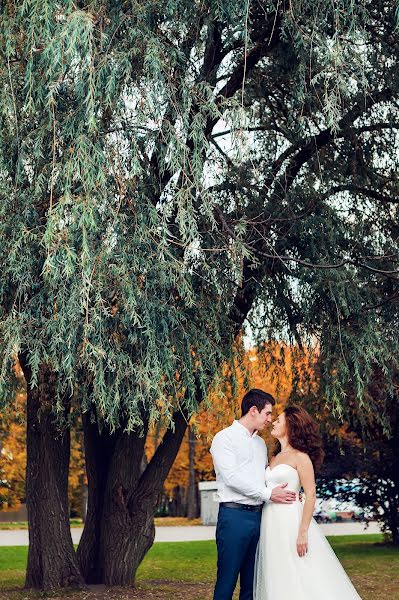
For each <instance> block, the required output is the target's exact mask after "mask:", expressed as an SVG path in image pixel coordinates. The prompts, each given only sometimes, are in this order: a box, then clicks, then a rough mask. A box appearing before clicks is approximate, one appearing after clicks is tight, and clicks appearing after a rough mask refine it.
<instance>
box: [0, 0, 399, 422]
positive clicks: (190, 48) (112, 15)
mask: <svg viewBox="0 0 399 600" xmlns="http://www.w3.org/2000/svg"><path fill="white" fill-rule="evenodd" d="M395 11H396V2H393V1H392V2H388V3H381V2H379V1H372V0H369V1H365V2H362V3H357V2H354V1H353V0H341V1H339V2H335V3H326V2H322V1H320V2H302V1H301V2H299V1H298V2H296V1H295V2H273V1H272V0H270V1H269V0H267V1H261V0H259V1H255V2H251V1H248V2H244V3H243V2H238V1H236V0H230V1H229V2H219V1H215V0H212V1H209V2H206V3H203V2H196V1H194V2H186V1H185V0H184V1H183V0H173V1H170V0H164V1H162V2H150V1H148V2H147V1H146V2H134V1H132V2H122V3H120V2H113V1H108V2H101V1H97V2H71V1H67V2H63V3H61V4H60V3H55V2H54V1H53V0H47V1H44V2H40V3H39V2H36V1H34V0H30V1H28V0H26V1H24V2H22V3H14V2H11V1H8V2H3V4H2V19H1V25H0V27H1V29H0V37H1V69H0V77H1V86H2V89H3V90H4V93H3V95H2V98H1V103H0V115H1V133H0V135H1V140H0V148H1V150H0V151H1V157H0V161H1V164H0V177H1V186H0V190H1V207H0V227H1V231H0V237H1V243H0V259H1V264H2V277H1V282H0V296H1V301H0V307H1V308H0V311H1V313H0V314H1V334H0V336H1V360H2V381H3V382H6V380H7V377H8V373H9V364H10V361H12V360H13V357H14V356H15V355H16V354H18V353H20V354H25V355H26V356H27V360H28V362H29V365H30V367H31V368H32V376H33V379H32V381H33V383H34V382H35V381H36V377H37V373H38V370H39V368H40V365H41V364H43V363H46V364H49V365H51V368H52V369H53V370H54V371H55V372H56V373H57V374H58V378H57V382H58V383H57V385H58V398H61V397H62V396H63V395H65V393H66V394H72V393H73V392H75V391H78V392H79V397H80V398H81V401H82V406H83V409H86V408H88V407H89V406H90V403H91V402H94V403H95V405H96V407H97V410H98V414H99V415H101V416H102V417H103V418H104V419H106V420H107V422H108V423H109V424H110V425H111V427H114V426H116V425H118V423H119V422H120V419H121V415H123V419H122V421H123V423H124V425H125V426H127V427H128V429H134V428H135V427H139V426H140V424H141V422H142V414H143V412H146V413H147V414H149V415H150V418H152V419H155V418H157V417H158V416H159V415H160V414H163V415H164V416H165V417H166V420H168V419H169V418H170V415H171V411H172V410H173V408H174V407H175V404H176V399H180V400H181V401H182V402H183V400H182V399H183V398H184V402H185V403H187V407H188V412H190V411H192V410H193V409H194V408H195V406H196V402H195V390H196V388H197V389H198V387H199V388H200V389H201V390H202V393H203V394H204V393H205V392H206V390H207V389H208V386H209V383H210V382H211V380H212V378H213V376H214V375H215V373H217V371H218V369H219V367H220V365H221V363H222V361H223V360H224V359H225V358H226V355H228V354H229V351H230V344H231V341H232V339H233V336H234V334H235V333H237V328H240V327H241V325H242V321H243V319H244V318H245V317H246V316H247V315H248V314H250V315H251V314H252V317H251V320H252V322H253V329H254V330H255V332H256V330H259V338H264V337H265V335H266V336H267V337H268V338H270V337H271V336H278V337H281V336H282V335H284V334H289V335H290V336H293V337H294V339H295V340H296V341H297V343H298V344H309V343H311V344H313V345H316V348H317V350H318V351H320V352H322V354H323V356H324V357H325V362H324V369H325V376H326V380H327V390H328V398H329V400H330V401H331V402H332V404H333V405H334V406H337V407H341V408H342V407H343V408H344V407H345V402H344V397H345V385H346V383H347V381H348V380H352V381H353V382H354V383H355V387H356V390H357V397H358V398H359V399H360V398H361V396H362V390H363V389H364V386H365V385H366V383H367V379H368V377H369V375H370V373H371V369H372V366H373V364H375V363H376V362H377V363H378V364H380V365H381V367H382V368H383V369H385V370H386V372H387V375H388V373H389V369H390V364H391V362H392V360H394V357H395V356H396V355H397V352H396V349H397V336H396V335H395V334H394V331H395V330H394V326H395V324H397V314H396V312H395V310H396V309H395V304H394V302H393V301H392V299H394V298H396V297H397V250H398V249H397V241H396V240H397V225H396V223H397V201H396V192H397V181H396V171H397V164H396V163H397V152H396V149H397V134H396V131H397V129H396V101H397V93H398V81H397V69H396V67H395V64H396V60H397V53H398V47H397V31H396V17H395V15H396V12H395ZM251 310H252V313H251ZM315 342H316V344H314V343H315Z"/></svg>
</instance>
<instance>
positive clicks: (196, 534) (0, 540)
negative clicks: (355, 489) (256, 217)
mask: <svg viewBox="0 0 399 600" xmlns="http://www.w3.org/2000/svg"><path fill="white" fill-rule="evenodd" d="M321 528H322V530H323V532H324V533H325V534H326V535H357V534H361V533H379V532H380V528H379V526H378V524H377V523H370V525H369V527H368V528H367V529H365V528H364V525H363V524H362V523H330V524H326V525H321ZM81 535H82V528H81V527H76V528H72V539H73V541H74V543H75V544H77V543H78V542H79V539H80V536H81ZM213 539H215V527H206V526H202V525H198V526H195V527H189V526H187V527H157V528H156V533H155V541H156V542H193V541H197V540H213ZM27 545H28V531H27V530H26V529H25V530H23V529H16V530H9V531H0V546H27Z"/></svg>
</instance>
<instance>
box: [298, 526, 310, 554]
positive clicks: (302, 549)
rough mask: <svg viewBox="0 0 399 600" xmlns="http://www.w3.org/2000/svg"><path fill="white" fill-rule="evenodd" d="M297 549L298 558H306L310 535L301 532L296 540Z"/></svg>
mask: <svg viewBox="0 0 399 600" xmlns="http://www.w3.org/2000/svg"><path fill="white" fill-rule="evenodd" d="M296 549H297V552H298V556H301V557H302V556H305V554H306V553H307V551H308V549H309V548H308V534H307V532H301V531H300V532H299V533H298V537H297V540H296Z"/></svg>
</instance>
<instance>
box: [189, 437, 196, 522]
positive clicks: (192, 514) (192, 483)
mask: <svg viewBox="0 0 399 600" xmlns="http://www.w3.org/2000/svg"><path fill="white" fill-rule="evenodd" d="M195 443H196V440H195V435H194V432H193V430H192V428H191V427H189V428H188V488H187V518H188V519H196V518H197V517H198V495H197V483H196V477H195Z"/></svg>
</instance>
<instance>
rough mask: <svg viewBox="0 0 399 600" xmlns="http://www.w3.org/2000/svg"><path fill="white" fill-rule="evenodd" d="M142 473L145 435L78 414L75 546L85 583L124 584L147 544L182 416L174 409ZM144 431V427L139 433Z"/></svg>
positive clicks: (131, 579) (130, 580)
mask: <svg viewBox="0 0 399 600" xmlns="http://www.w3.org/2000/svg"><path fill="white" fill-rule="evenodd" d="M174 425H175V429H174V431H172V430H171V429H169V430H167V432H166V433H165V435H164V437H163V440H162V442H161V443H160V445H159V446H158V449H157V451H156V452H155V454H154V456H153V458H152V459H151V461H150V463H149V464H148V465H147V467H146V468H145V470H144V472H142V468H143V460H142V456H143V452H144V444H145V435H144V436H142V437H140V435H139V434H138V433H131V434H127V433H123V432H122V428H121V429H120V430H119V431H117V432H116V433H115V434H109V433H107V432H102V433H101V434H100V433H99V432H98V429H97V425H96V424H91V423H90V422H89V418H88V417H85V418H84V432H85V447H86V463H87V477H88V491H89V501H88V512H87V518H86V524H85V528H84V532H83V535H82V539H81V541H80V544H79V548H78V558H79V564H80V566H81V569H82V572H83V574H84V577H85V579H86V582H87V583H104V584H106V585H128V584H132V583H133V582H134V579H135V575H136V571H137V569H138V567H139V565H140V563H141V562H142V560H143V558H144V556H145V555H146V553H147V552H148V550H149V549H150V548H151V546H152V544H153V542H154V537H155V527H154V515H155V511H156V507H157V501H158V496H159V494H160V492H161V491H162V488H163V484H164V481H165V479H166V477H167V475H168V473H169V470H170V468H171V466H172V464H173V461H174V459H175V458H176V454H177V452H178V450H179V447H180V444H181V441H182V438H183V436H184V432H185V430H186V427H187V420H186V418H185V417H184V416H183V415H182V414H181V413H178V414H177V415H176V416H175V421H174ZM145 433H146V432H145Z"/></svg>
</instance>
